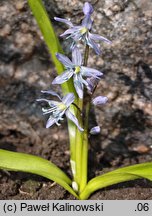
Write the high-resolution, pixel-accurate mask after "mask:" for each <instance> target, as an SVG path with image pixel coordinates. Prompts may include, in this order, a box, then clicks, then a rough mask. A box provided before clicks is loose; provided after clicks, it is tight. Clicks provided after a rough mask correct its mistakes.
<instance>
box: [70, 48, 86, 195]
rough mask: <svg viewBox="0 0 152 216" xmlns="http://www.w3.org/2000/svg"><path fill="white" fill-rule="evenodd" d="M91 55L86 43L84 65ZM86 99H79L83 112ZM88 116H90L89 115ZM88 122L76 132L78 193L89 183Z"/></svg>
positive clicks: (76, 179) (80, 117) (80, 119)
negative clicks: (82, 129) (81, 130)
mask: <svg viewBox="0 0 152 216" xmlns="http://www.w3.org/2000/svg"><path fill="white" fill-rule="evenodd" d="M88 56H89V46H88V45H86V48H85V53H84V63H83V65H84V66H86V65H87V61H88ZM83 103H84V101H83V100H82V99H80V98H79V99H78V103H77V105H78V107H79V109H80V111H81V113H83V112H84V106H83ZM77 118H78V120H79V122H80V124H81V126H82V124H83V122H82V116H81V115H80V114H79V113H78V115H77ZM87 118H88V116H87ZM86 122H88V120H87V121H86ZM87 125H88V123H86V126H84V127H85V128H84V132H80V131H79V130H78V129H77V133H76V144H75V146H76V178H75V179H74V180H75V182H76V183H77V185H78V193H80V191H82V190H83V188H84V187H85V186H86V183H87V164H88V162H87V160H88V133H87V132H88V129H87V128H88V126H87Z"/></svg>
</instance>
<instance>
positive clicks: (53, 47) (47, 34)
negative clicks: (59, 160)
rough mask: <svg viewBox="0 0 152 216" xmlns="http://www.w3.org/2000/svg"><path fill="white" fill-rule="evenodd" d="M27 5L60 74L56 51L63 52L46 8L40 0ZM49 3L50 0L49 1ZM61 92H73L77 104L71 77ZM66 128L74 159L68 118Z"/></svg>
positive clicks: (31, 0) (72, 137)
mask: <svg viewBox="0 0 152 216" xmlns="http://www.w3.org/2000/svg"><path fill="white" fill-rule="evenodd" d="M28 3H29V6H30V8H31V10H32V12H33V15H34V17H35V19H36V21H37V24H38V26H39V28H40V30H41V33H42V35H43V38H44V41H45V43H46V45H47V47H48V50H49V52H50V54H51V56H52V60H53V62H54V64H55V67H56V70H57V73H58V74H61V73H62V72H63V71H64V67H63V65H62V64H61V63H60V62H59V61H58V59H57V58H56V55H55V54H56V53H57V52H60V53H63V50H62V48H61V45H60V43H59V40H58V38H57V36H56V34H55V31H54V28H53V26H52V24H51V21H50V19H49V16H48V14H47V12H46V9H45V7H44V5H43V3H42V1H41V0H28ZM50 4H51V1H50ZM61 86H62V90H63V94H66V93H69V92H73V93H74V94H75V104H77V100H78V97H77V94H76V92H75V88H74V85H73V81H72V79H70V80H69V81H67V82H65V83H63V84H62V85H61ZM71 111H72V112H73V113H74V114H75V115H76V110H75V108H71ZM68 130H69V137H70V152H71V160H73V161H75V148H76V146H75V136H76V126H75V125H74V124H73V122H71V121H70V120H68Z"/></svg>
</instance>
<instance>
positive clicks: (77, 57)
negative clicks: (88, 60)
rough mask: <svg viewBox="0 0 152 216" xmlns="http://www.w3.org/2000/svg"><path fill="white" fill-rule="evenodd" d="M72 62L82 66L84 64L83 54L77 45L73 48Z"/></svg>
mask: <svg viewBox="0 0 152 216" xmlns="http://www.w3.org/2000/svg"><path fill="white" fill-rule="evenodd" d="M72 62H73V63H74V64H75V65H76V66H81V64H82V55H81V52H80V50H79V49H78V47H75V48H74V49H73V50H72Z"/></svg>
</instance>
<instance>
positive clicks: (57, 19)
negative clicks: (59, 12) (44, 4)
mask: <svg viewBox="0 0 152 216" xmlns="http://www.w3.org/2000/svg"><path fill="white" fill-rule="evenodd" d="M54 19H55V20H56V21H58V22H62V23H65V24H67V25H69V26H70V27H72V26H73V24H72V22H71V21H69V20H67V19H62V18H59V17H54Z"/></svg>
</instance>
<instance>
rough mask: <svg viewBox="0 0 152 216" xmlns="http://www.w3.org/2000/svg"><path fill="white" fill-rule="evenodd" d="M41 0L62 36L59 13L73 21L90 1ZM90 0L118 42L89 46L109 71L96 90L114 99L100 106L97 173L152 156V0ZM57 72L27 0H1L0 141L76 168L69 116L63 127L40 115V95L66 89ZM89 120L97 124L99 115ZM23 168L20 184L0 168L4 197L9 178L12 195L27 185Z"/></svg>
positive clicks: (105, 32) (96, 64)
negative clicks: (48, 125)
mask: <svg viewBox="0 0 152 216" xmlns="http://www.w3.org/2000/svg"><path fill="white" fill-rule="evenodd" d="M43 2H44V4H45V6H46V9H47V11H48V14H49V16H50V19H51V21H52V22H53V25H54V28H55V31H56V33H57V34H58V35H59V34H60V33H62V32H63V31H65V30H66V26H65V25H63V24H61V23H58V22H55V21H54V20H53V17H54V16H59V17H62V18H71V21H72V22H74V23H75V24H79V22H80V20H81V19H82V18H83V13H82V7H83V3H84V2H85V1H79V0H73V1H69V0H65V1H61V0H44V1H43ZM89 2H90V3H91V4H92V5H93V7H94V10H95V12H94V14H93V19H94V25H93V29H92V32H94V33H98V34H100V35H102V36H104V37H107V38H108V39H109V40H111V41H112V45H107V44H104V43H102V44H101V49H102V55H101V56H96V55H95V53H94V52H93V51H92V50H91V51H90V57H89V61H88V66H89V67H93V68H96V69H99V70H101V71H103V73H104V78H103V79H102V80H101V81H100V83H99V85H98V88H97V91H96V95H105V96H107V97H108V98H109V102H108V103H107V104H106V105H104V106H103V107H98V108H96V110H95V112H96V121H97V123H98V125H99V126H100V127H101V134H100V135H98V136H97V137H90V145H91V147H90V162H89V167H90V169H91V170H92V172H90V177H92V176H93V173H94V174H99V173H100V172H101V170H102V168H104V169H108V170H109V169H111V167H119V166H123V165H130V164H134V163H139V162H140V163H141V162H146V161H151V158H152V151H151V148H152V2H151V1H147V0H123V1H122V0H91V1H89ZM61 43H62V46H63V48H64V50H65V52H66V53H69V50H68V48H69V41H67V40H66V41H63V40H61ZM55 76H56V71H55V68H54V66H53V64H52V62H51V58H50V55H49V53H48V51H47V48H46V46H45V44H44V41H43V38H42V36H41V33H40V30H39V29H38V27H37V24H36V21H35V19H34V18H33V16H32V14H31V12H30V9H29V6H28V4H27V1H25V0H20V1H19V0H0V122H1V123H0V148H2V149H7V150H11V151H17V152H25V153H31V154H35V155H39V156H42V157H44V158H46V159H49V160H51V161H52V162H54V163H55V164H56V165H58V166H59V167H61V168H62V169H63V170H66V172H68V173H70V171H69V145H68V133H67V128H66V122H65V121H64V124H62V126H60V127H59V128H58V127H57V126H54V127H52V128H51V129H45V123H46V119H47V118H45V117H44V116H42V112H41V105H40V104H38V103H37V102H36V99H37V98H40V97H42V95H41V93H40V91H41V90H48V89H57V91H58V92H59V93H60V91H61V90H60V88H59V87H56V86H55V88H54V86H53V87H52V86H51V82H52V80H53V79H54V78H55ZM91 124H92V126H95V125H93V124H94V120H92V122H91ZM18 175H19V177H18V179H19V180H16V179H15V180H16V181H17V182H18V183H16V182H15V183H14V181H15V180H14V179H13V180H12V181H11V180H9V181H10V182H9V184H8V185H7V181H8V178H10V177H8V176H7V174H6V173H3V172H1V173H0V181H1V184H2V183H6V187H5V189H4V188H3V187H2V186H1V187H0V188H1V190H3V192H1V195H2V198H3V199H4V198H6V197H7V196H6V191H8V189H9V188H10V184H12V188H16V189H14V190H15V192H10V193H11V196H13V197H15V196H16V193H17V192H16V190H17V191H18V188H20V190H21V185H22V184H23V179H24V178H25V176H24V177H23V176H21V175H20V174H18ZM14 178H15V177H14ZM14 184H15V187H14ZM16 184H17V185H18V186H16ZM2 185H3V184H2ZM37 187H38V189H35V190H39V187H40V186H37ZM37 187H36V188H37ZM40 188H41V187H40ZM21 191H22V190H21ZM46 191H47V190H46ZM13 193H14V194H13ZM12 194H13V195H12ZM61 194H62V193H61V192H60V195H61ZM63 196H64V195H63ZM9 198H10V197H9ZM17 198H19V197H17ZM40 198H43V197H42V196H40ZM55 198H56V197H54V199H55ZM57 198H59V197H57Z"/></svg>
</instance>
